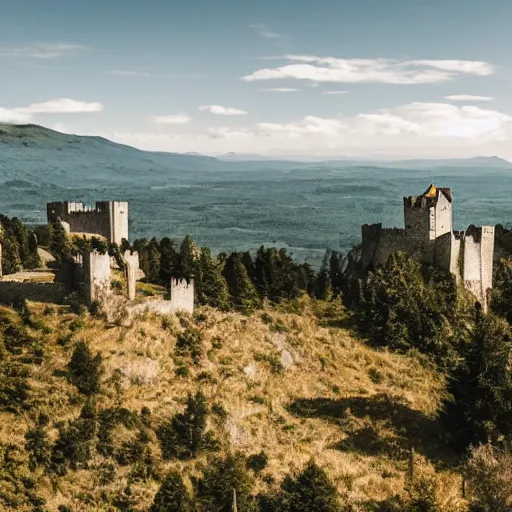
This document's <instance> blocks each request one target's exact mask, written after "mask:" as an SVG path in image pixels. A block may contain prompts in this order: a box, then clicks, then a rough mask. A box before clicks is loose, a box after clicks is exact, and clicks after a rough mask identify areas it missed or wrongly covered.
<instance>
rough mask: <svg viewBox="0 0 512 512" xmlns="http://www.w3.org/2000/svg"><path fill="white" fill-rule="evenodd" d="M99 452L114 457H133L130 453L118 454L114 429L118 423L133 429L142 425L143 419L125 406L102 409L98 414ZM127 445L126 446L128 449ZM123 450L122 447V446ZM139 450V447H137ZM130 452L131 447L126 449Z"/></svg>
mask: <svg viewBox="0 0 512 512" xmlns="http://www.w3.org/2000/svg"><path fill="white" fill-rule="evenodd" d="M98 423H99V428H98V443H97V449H98V452H99V453H100V454H102V455H104V456H105V457H114V458H118V459H122V460H126V458H131V457H130V455H128V453H125V454H124V455H121V454H118V450H119V447H118V446H116V442H115V439H114V430H115V428H116V427H117V426H118V425H122V426H124V427H125V428H127V429H128V430H133V429H135V428H137V427H140V426H141V420H140V418H139V417H138V416H137V414H136V413H134V412H132V411H130V410H129V409H126V408H124V407H112V408H108V409H102V410H101V411H100V412H99V414H98ZM126 448H127V447H125V449H126ZM121 450H122V448H121ZM135 450H137V448H135ZM126 451H127V452H130V451H132V450H130V448H128V449H126Z"/></svg>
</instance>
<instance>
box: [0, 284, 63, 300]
mask: <svg viewBox="0 0 512 512" xmlns="http://www.w3.org/2000/svg"><path fill="white" fill-rule="evenodd" d="M66 294H67V288H66V286H65V285H64V283H58V282H56V283H34V282H30V281H25V282H14V281H0V303H2V304H7V305H9V304H15V303H17V302H19V301H22V300H24V299H26V300H31V301H34V302H50V303H52V304H62V303H63V301H64V298H65V296H66Z"/></svg>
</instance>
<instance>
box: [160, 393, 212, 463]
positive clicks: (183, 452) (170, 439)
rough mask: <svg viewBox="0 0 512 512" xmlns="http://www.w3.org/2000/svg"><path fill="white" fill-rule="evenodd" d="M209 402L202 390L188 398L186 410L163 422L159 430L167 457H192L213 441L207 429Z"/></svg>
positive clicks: (164, 455)
mask: <svg viewBox="0 0 512 512" xmlns="http://www.w3.org/2000/svg"><path fill="white" fill-rule="evenodd" d="M208 412H209V409H208V403H207V400H206V397H205V396H204V395H203V393H201V392H200V391H199V392H197V393H196V394H195V396H193V395H190V394H189V396H188V398H187V404H186V407H185V411H184V412H182V413H179V414H176V415H175V416H174V417H172V418H171V419H170V420H168V421H166V422H164V423H162V424H161V425H160V427H159V428H158V430H157V437H158V440H159V441H160V447H161V449H162V455H163V457H164V458H165V459H173V458H178V459H190V458H192V457H194V456H195V455H197V454H198V453H199V452H200V451H201V450H203V449H205V448H208V447H209V445H210V442H211V438H210V436H208V435H207V434H206V433H205V431H206V419H207V416H208Z"/></svg>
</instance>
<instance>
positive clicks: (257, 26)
mask: <svg viewBox="0 0 512 512" xmlns="http://www.w3.org/2000/svg"><path fill="white" fill-rule="evenodd" d="M249 26H250V27H251V28H252V29H253V30H254V31H255V32H256V33H257V34H259V35H260V36H261V37H264V38H265V39H282V38H283V37H284V36H283V34H279V33H278V32H275V31H274V30H272V29H271V28H270V27H269V26H268V25H265V24H263V23H254V24H252V25H249Z"/></svg>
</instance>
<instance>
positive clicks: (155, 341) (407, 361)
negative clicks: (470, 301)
mask: <svg viewBox="0 0 512 512" xmlns="http://www.w3.org/2000/svg"><path fill="white" fill-rule="evenodd" d="M0 317H1V318H2V326H3V327H2V328H3V332H4V335H3V336H4V340H7V339H8V337H9V336H10V335H11V334H10V333H11V330H12V326H13V325H14V326H18V329H21V330H23V329H26V333H27V336H29V337H30V339H32V340H37V342H35V341H34V343H38V346H39V347H40V350H41V351H42V355H41V354H39V355H40V357H39V358H38V360H37V361H35V362H34V361H29V364H28V366H29V367H30V372H31V375H30V378H29V384H30V390H29V393H28V398H27V400H26V405H28V407H25V408H23V407H21V408H20V409H19V410H17V411H13V412H6V411H5V410H4V412H2V413H0V446H2V450H3V453H4V461H5V450H6V447H8V446H9V445H11V446H12V445H15V446H17V447H23V446H24V444H25V437H24V436H25V434H26V432H27V430H28V429H29V428H33V426H34V421H35V418H36V416H37V414H38V413H41V412H43V413H46V414H47V415H48V416H49V418H50V423H49V427H48V429H49V434H50V438H51V439H52V440H55V439H56V438H57V434H58V431H57V429H56V428H55V425H56V424H57V423H58V422H59V421H60V422H62V421H71V420H74V419H75V418H77V417H78V415H79V414H80V410H81V408H82V406H83V404H84V402H85V397H84V396H83V395H80V394H79V393H78V391H77V388H76V387H75V386H73V385H71V384H70V383H69V382H68V379H67V378H66V374H67V364H68V362H69V360H70V358H71V354H72V352H73V348H74V346H75V345H76V343H77V342H78V341H81V340H84V341H86V342H88V343H89V345H90V348H91V350H92V352H93V353H96V352H101V354H102V356H103V369H104V372H103V376H102V391H101V393H100V394H99V395H98V396H97V397H96V399H95V401H96V407H97V409H98V410H102V409H106V408H113V407H118V406H122V407H125V408H127V409H130V410H131V411H134V412H136V413H140V411H141V410H142V408H143V407H147V408H149V410H150V411H151V414H150V415H149V416H147V413H146V420H145V421H146V424H149V425H150V427H151V429H150V430H151V431H155V430H158V426H159V425H160V424H161V423H162V422H163V421H164V420H166V419H169V418H170V417H171V416H172V415H173V414H175V413H176V412H179V411H181V410H183V408H184V403H185V400H186V397H187V394H188V393H195V392H196V391H198V390H201V391H202V392H203V393H204V394H205V395H206V397H207V398H208V403H209V406H210V414H209V416H208V430H209V431H211V433H212V435H213V436H214V438H215V439H217V441H218V448H217V452H224V453H225V452H228V451H233V450H240V451H242V452H244V453H246V454H256V453H259V452H261V451H264V452H265V453H266V454H267V455H268V461H269V462H268V465H267V467H266V468H265V469H264V470H263V471H262V473H261V474H259V475H257V477H256V480H257V485H256V488H257V490H260V491H267V490H268V489H269V488H272V487H273V486H274V485H275V484H277V483H279V482H280V481H281V480H282V478H283V477H284V475H285V474H287V473H289V472H290V471H292V470H294V469H299V468H301V467H302V466H303V465H304V464H305V463H306V462H307V461H308V460H309V459H310V458H311V457H314V458H315V460H316V461H317V462H318V464H319V465H321V466H323V467H325V469H326V470H327V472H328V474H329V476H330V477H331V478H332V479H333V481H334V482H335V483H336V485H337V487H338V490H339V492H340V494H341V496H342V497H343V499H344V501H345V502H346V503H350V504H352V506H353V507H354V509H353V510H363V508H360V507H367V506H369V504H370V503H374V502H377V501H379V500H382V499H385V498H387V497H389V496H392V495H394V494H397V493H403V492H404V491H403V490H404V482H405V478H406V474H407V470H408V461H409V449H410V447H411V445H412V446H413V447H414V449H415V453H416V455H415V461H416V466H415V468H416V471H417V472H426V473H434V472H437V473H438V478H439V479H440V481H441V482H442V485H441V486H440V487H439V492H440V494H441V496H440V499H441V501H442V502H443V503H445V504H446V510H464V503H463V502H462V500H461V499H460V498H459V496H460V485H461V479H460V476H459V475H458V474H457V473H456V471H455V470H454V469H453V468H452V464H453V461H454V459H453V458H452V456H451V454H450V451H449V449H448V448H447V446H446V445H445V444H444V443H442V441H441V438H442V434H443V433H442V431H441V428H440V426H439V424H438V423H437V421H436V413H437V411H438V409H439V406H440V402H441V399H442V398H443V394H444V388H445V385H444V384H445V383H444V381H443V377H442V376H441V375H439V374H437V373H436V372H435V371H434V370H432V369H430V368H429V366H428V365H427V364H426V362H425V361H423V360H419V359H416V358H415V357H412V356H401V355H396V354H391V353H388V352H383V351H382V352H380V351H375V350H373V349H371V348H369V347H367V346H366V345H365V344H364V342H362V341H360V340H357V339H355V338H354V337H353V336H352V335H351V334H350V332H349V331H348V330H347V329H346V328H344V327H343V326H342V325H344V324H345V323H346V322H347V321H348V320H347V318H345V316H344V314H343V312H342V311H341V310H339V311H329V308H327V306H325V304H321V303H316V304H315V303H312V302H311V301H310V300H309V299H301V301H299V302H298V303H295V304H293V305H287V306H280V307H279V308H278V309H267V310H265V311H259V312H257V313H255V314H253V315H252V316H250V317H245V316H242V315H239V314H236V313H221V312H219V311H216V310H212V309H209V308H203V309H199V310H198V311H197V312H196V314H195V315H194V317H190V316H186V315H180V316H176V317H166V318H161V317H151V316H148V317H145V318H140V319H138V320H137V321H134V322H132V323H130V324H129V325H106V324H105V322H104V321H103V320H102V319H97V318H93V317H91V316H90V315H89V314H88V313H84V314H82V315H81V316H77V315H76V314H73V313H71V312H69V311H68V310H67V309H66V308H58V307H56V306H55V307H48V306H44V305H40V304H31V305H30V306H29V310H28V312H27V311H26V312H24V313H23V314H20V313H19V312H16V311H14V310H11V309H8V308H2V309H1V311H0ZM190 340H192V342H191V341H190ZM194 340H195V342H196V343H195V345H194V346H195V347H196V348H198V350H195V355H196V357H195V361H196V362H194V361H193V359H192V358H191V357H190V356H189V355H187V352H186V351H184V350H183V349H181V350H180V349H179V348H178V347H177V344H178V345H179V346H181V347H183V346H186V345H187V343H189V344H190V343H193V341H194ZM134 436H135V431H132V430H130V429H129V428H127V427H126V426H122V425H117V426H116V427H115V432H114V435H113V436H112V438H113V443H114V445H115V446H116V447H117V446H120V445H121V444H122V443H123V442H126V441H129V440H130V439H133V438H134ZM149 444H150V448H151V450H150V451H151V454H152V457H153V459H154V461H155V466H156V467H157V468H158V469H157V473H159V474H165V473H166V471H167V470H169V469H170V468H172V467H178V468H180V469H181V470H183V471H184V472H185V474H187V475H189V476H194V475H196V476H197V475H198V474H200V470H201V465H202V464H203V463H205V462H206V460H207V457H208V456H210V455H212V453H202V454H200V455H199V456H198V457H197V458H194V459H192V460H190V461H185V462H184V461H180V462H175V461H170V462H168V461H163V460H162V459H161V453H160V448H159V444H158V441H157V438H156V436H155V435H154V433H152V434H151V436H150V443H149ZM16 458H17V464H18V466H17V469H16V472H17V473H16V474H25V475H27V474H30V471H29V469H28V462H27V454H26V452H25V453H24V452H22V451H19V452H18V453H17V455H16ZM133 466H134V464H131V463H128V464H124V465H123V464H121V463H119V460H115V459H114V458H112V457H110V458H109V457H106V456H104V455H101V454H100V453H99V452H98V450H97V449H94V450H93V453H92V458H91V460H90V461H89V462H88V463H87V464H85V465H82V466H81V467H80V468H79V469H77V470H73V469H72V470H70V471H68V472H67V473H66V474H63V475H57V474H55V473H50V474H46V473H45V472H44V471H42V470H41V469H36V470H35V471H33V472H32V473H31V476H32V478H33V492H35V493H36V494H37V495H39V496H41V497H43V498H44V499H45V501H46V505H44V507H43V508H42V509H40V510H48V511H56V510H57V509H58V506H59V505H66V506H69V507H70V509H71V510H73V511H75V510H88V511H96V510H97V511H100V510H118V509H119V508H115V507H114V506H113V505H112V503H119V500H120V497H122V496H124V495H126V493H128V494H129V495H130V500H131V506H132V510H145V509H146V508H147V507H148V505H149V504H150V503H151V501H152V498H153V496H154V494H155V492H156V490H157V489H158V485H159V484H158V482H157V481H155V478H151V479H149V480H147V481H143V480H140V479H136V478H135V479H134V478H133ZM6 467H7V466H6ZM105 468H108V472H109V475H108V477H107V476H106V471H107V470H106V469H105ZM6 475H7V473H6V472H5V471H4V473H1V472H0V478H3V479H4V480H3V481H4V484H5V482H8V481H9V479H8V477H7V476H6ZM9 485H11V484H9ZM0 488H2V484H1V483H0ZM8 489H11V488H10V487H9V486H7V487H4V488H2V491H3V492H4V496H2V498H3V499H4V500H5V495H9V492H11V491H12V489H11V491H8ZM128 489H129V490H128ZM1 495H2V492H0V496H1ZM11 495H13V496H15V495H16V492H15V491H12V492H11ZM13 500H14V498H13ZM0 503H2V501H1V500H0ZM4 505H5V501H4ZM13 508H15V509H17V510H33V508H31V506H29V505H28V504H26V501H25V502H24V500H20V502H19V503H18V505H17V506H15V507H13ZM364 509H365V510H368V508H364Z"/></svg>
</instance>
